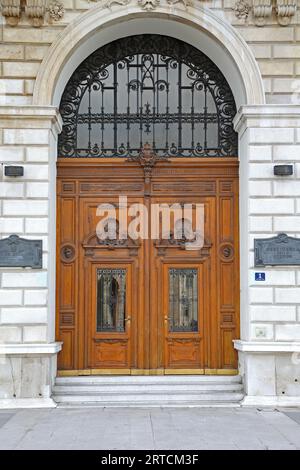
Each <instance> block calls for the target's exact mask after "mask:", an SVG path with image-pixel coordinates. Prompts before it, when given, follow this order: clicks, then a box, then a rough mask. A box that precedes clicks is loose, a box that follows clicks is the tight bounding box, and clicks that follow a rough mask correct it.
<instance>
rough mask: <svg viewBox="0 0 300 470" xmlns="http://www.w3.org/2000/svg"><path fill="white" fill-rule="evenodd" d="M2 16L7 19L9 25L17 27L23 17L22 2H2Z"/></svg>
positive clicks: (19, 0)
mask: <svg viewBox="0 0 300 470" xmlns="http://www.w3.org/2000/svg"><path fill="white" fill-rule="evenodd" d="M0 3H1V11H2V15H3V16H4V17H5V18H6V22H7V24H9V25H10V26H16V25H17V24H18V23H19V21H20V17H21V0H1V2H0Z"/></svg>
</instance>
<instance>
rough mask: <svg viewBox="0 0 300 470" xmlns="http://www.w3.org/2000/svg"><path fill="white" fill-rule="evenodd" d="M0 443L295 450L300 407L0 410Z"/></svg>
mask: <svg viewBox="0 0 300 470" xmlns="http://www.w3.org/2000/svg"><path fill="white" fill-rule="evenodd" d="M0 449H1V450H4V449H7V450H9V449H10V450H11V449H16V450H17V449H26V450H28V449H32V450H41V449H45V450H46V449H51V450H60V449H62V450H75V449H78V450H81V449H82V450H91V449H94V450H116V449H117V450H136V449H139V450H156V449H157V450H159V449H161V450H162V449H164V450H168V449H172V450H202V449H203V450H206V449H208V450H214V449H232V450H235V449H236V450H244V449H251V450H255V449H258V450H264V449H265V450H268V449H269V450H273V449H274V450H275V449H276V450H277V449H282V450H296V449H298V450H299V449H300V409H299V408H298V409H286V410H271V409H264V410H259V409H255V408H147V409H146V408H87V407H85V408H69V409H68V408H54V409H26V410H0Z"/></svg>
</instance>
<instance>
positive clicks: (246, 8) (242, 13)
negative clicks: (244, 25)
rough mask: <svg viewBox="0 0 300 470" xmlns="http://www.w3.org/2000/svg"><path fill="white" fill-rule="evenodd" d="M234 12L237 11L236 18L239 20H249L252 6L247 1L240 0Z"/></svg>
mask: <svg viewBox="0 0 300 470" xmlns="http://www.w3.org/2000/svg"><path fill="white" fill-rule="evenodd" d="M233 10H234V11H235V16H236V17H237V18H238V19H239V20H247V19H248V16H249V13H250V10H251V6H250V4H249V3H248V2H247V1H245V0H238V1H237V2H236V4H235V6H234V8H233Z"/></svg>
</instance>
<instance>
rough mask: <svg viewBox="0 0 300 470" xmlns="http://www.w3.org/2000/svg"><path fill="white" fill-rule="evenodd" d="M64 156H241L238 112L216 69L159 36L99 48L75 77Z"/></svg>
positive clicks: (64, 105) (66, 108)
mask: <svg viewBox="0 0 300 470" xmlns="http://www.w3.org/2000/svg"><path fill="white" fill-rule="evenodd" d="M60 113H61V115H62V118H63V130H62V133H61V135H60V136H59V143H58V154H59V156H60V157H130V156H136V155H138V153H139V151H140V149H141V148H142V147H143V146H144V145H145V143H149V144H151V146H152V147H153V149H154V150H155V152H156V153H157V154H158V155H160V156H170V157H207V156H209V157H219V156H234V155H237V134H236V132H235V131H234V129H233V123H232V120H233V117H234V115H235V114H236V106H235V102H234V98H233V95H232V92H231V89H230V87H229V85H228V83H227V81H226V79H225V77H224V76H223V74H222V73H221V71H220V70H219V69H218V68H217V67H216V65H215V64H214V63H213V62H212V61H211V60H210V59H209V58H208V57H207V56H206V55H204V54H203V53H202V52H200V51H199V50H198V49H196V48H194V47H192V46H191V45H188V44H186V43H184V42H182V41H179V40H178V39H174V38H170V37H166V36H160V35H149V34H144V35H138V36H131V37H128V38H123V39H120V40H117V41H114V42H112V43H110V44H108V45H106V46H103V47H101V48H100V49H98V50H96V51H95V52H94V53H93V54H91V55H90V56H89V57H88V58H87V59H86V60H85V61H84V62H83V63H82V64H81V65H80V66H79V67H78V68H77V70H76V71H75V72H74V74H73V75H72V77H71V79H70V80H69V82H68V84H67V86H66V88H65V91H64V93H63V96H62V100H61V103H60Z"/></svg>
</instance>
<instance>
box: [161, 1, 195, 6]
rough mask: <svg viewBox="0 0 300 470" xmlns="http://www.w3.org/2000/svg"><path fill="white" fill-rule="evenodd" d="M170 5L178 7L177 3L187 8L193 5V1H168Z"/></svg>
mask: <svg viewBox="0 0 300 470" xmlns="http://www.w3.org/2000/svg"><path fill="white" fill-rule="evenodd" d="M167 3H168V4H169V5H176V4H177V3H182V4H183V6H184V7H185V8H187V7H189V6H191V5H192V4H193V1H192V0H167Z"/></svg>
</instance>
